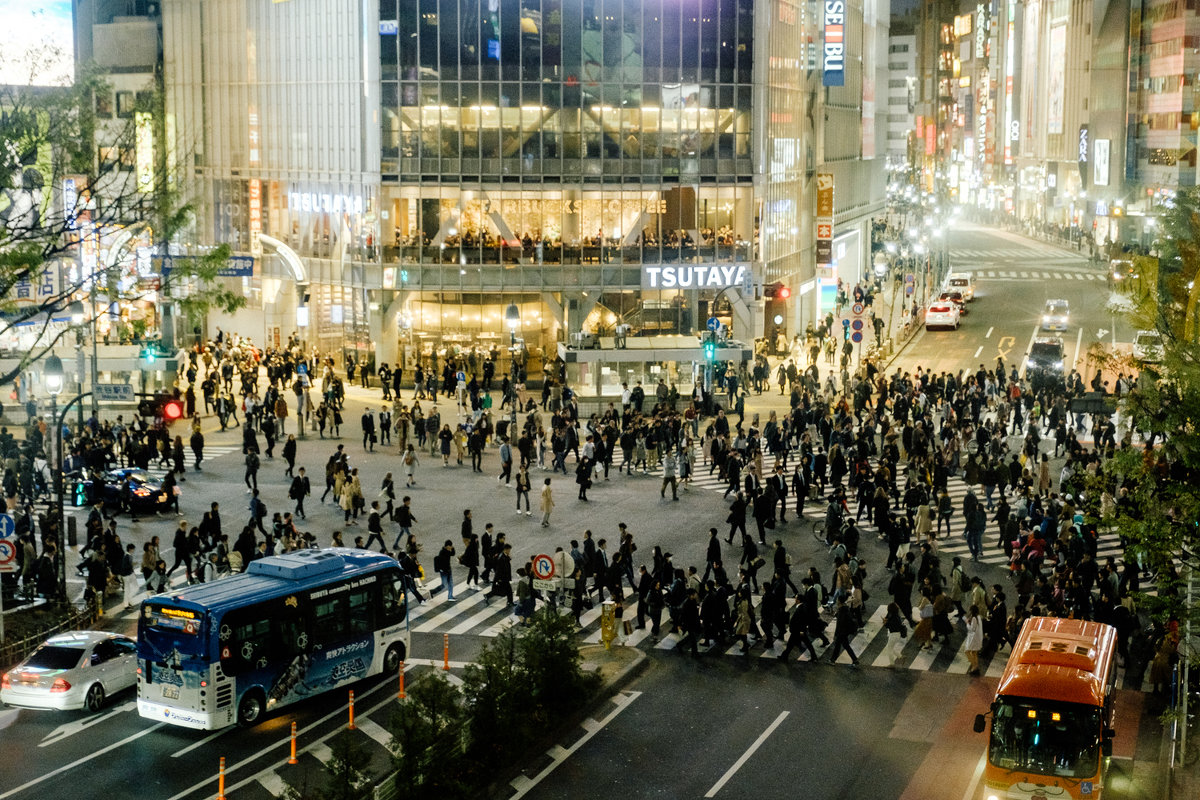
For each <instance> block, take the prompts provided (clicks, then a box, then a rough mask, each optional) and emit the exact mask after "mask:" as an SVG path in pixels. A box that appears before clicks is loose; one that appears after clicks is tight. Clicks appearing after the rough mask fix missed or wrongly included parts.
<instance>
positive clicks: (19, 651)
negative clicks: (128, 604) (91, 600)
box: [0, 604, 96, 668]
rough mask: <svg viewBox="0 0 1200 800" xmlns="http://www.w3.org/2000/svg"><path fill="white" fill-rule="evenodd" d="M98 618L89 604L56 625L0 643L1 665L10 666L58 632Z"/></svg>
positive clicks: (76, 628) (84, 625)
mask: <svg viewBox="0 0 1200 800" xmlns="http://www.w3.org/2000/svg"><path fill="white" fill-rule="evenodd" d="M95 620H96V609H95V607H94V606H93V605H91V604H89V605H87V606H86V607H84V608H77V609H74V611H73V613H72V614H70V615H68V616H67V617H65V618H63V619H62V620H60V621H59V622H58V623H57V624H55V625H50V626H47V627H45V628H43V629H41V630H40V631H38V632H37V633H34V634H31V635H29V636H26V637H25V638H23V639H17V640H16V641H11V642H8V641H6V642H4V643H3V644H0V666H2V667H5V668H7V667H10V666H12V665H13V664H16V663H17V662H18V661H20V660H21V659H23V658H25V656H27V655H29V654H30V653H32V652H33V651H34V650H35V649H36V648H37V647H38V645H40V644H41V643H42V642H44V641H46V639H48V638H50V637H51V636H53V635H54V634H56V633H62V632H63V631H75V630H79V629H80V628H83V627H86V626H87V625H90V624H92V622H94V621H95Z"/></svg>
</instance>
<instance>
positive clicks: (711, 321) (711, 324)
mask: <svg viewBox="0 0 1200 800" xmlns="http://www.w3.org/2000/svg"><path fill="white" fill-rule="evenodd" d="M705 327H707V328H708V329H709V330H710V331H719V330H721V320H719V319H717V318H716V317H709V318H708V322H707V323H705Z"/></svg>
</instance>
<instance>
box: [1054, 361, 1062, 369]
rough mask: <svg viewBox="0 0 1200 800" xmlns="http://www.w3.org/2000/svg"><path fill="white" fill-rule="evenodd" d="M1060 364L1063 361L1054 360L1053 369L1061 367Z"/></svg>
mask: <svg viewBox="0 0 1200 800" xmlns="http://www.w3.org/2000/svg"><path fill="white" fill-rule="evenodd" d="M1062 365H1063V362H1061V361H1055V362H1054V368H1055V369H1062Z"/></svg>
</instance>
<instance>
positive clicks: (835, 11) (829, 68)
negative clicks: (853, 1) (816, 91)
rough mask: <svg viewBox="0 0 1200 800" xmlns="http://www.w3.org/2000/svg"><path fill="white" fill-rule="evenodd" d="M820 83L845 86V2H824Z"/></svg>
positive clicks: (843, 0) (830, 0) (839, 0)
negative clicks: (823, 44)
mask: <svg viewBox="0 0 1200 800" xmlns="http://www.w3.org/2000/svg"><path fill="white" fill-rule="evenodd" d="M821 83H822V85H824V86H845V85H846V2H845V0H825V46H824V49H823V50H822V53H821Z"/></svg>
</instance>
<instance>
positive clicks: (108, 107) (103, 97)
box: [96, 89, 113, 119]
mask: <svg viewBox="0 0 1200 800" xmlns="http://www.w3.org/2000/svg"><path fill="white" fill-rule="evenodd" d="M112 115H113V93H112V90H111V89H100V90H98V91H97V92H96V116H97V117H99V118H101V119H112Z"/></svg>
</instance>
